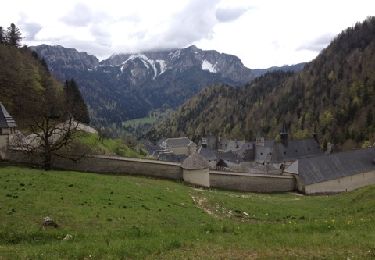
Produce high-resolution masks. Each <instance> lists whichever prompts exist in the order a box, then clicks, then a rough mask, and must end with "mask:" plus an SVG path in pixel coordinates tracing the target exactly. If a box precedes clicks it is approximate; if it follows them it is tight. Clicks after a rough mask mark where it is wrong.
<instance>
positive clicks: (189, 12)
mask: <svg viewBox="0 0 375 260" xmlns="http://www.w3.org/2000/svg"><path fill="white" fill-rule="evenodd" d="M218 2H219V0H205V1H201V0H193V1H190V2H189V4H188V5H187V6H186V7H185V8H184V9H183V10H182V11H181V12H180V13H178V14H177V15H176V16H175V17H174V18H173V19H172V21H170V22H169V27H168V29H167V30H166V31H165V33H164V34H163V35H161V36H160V37H159V46H153V47H154V48H158V47H182V46H186V45H189V44H191V43H193V42H195V41H198V40H201V39H204V38H209V37H211V36H212V33H213V27H214V26H215V24H216V23H217V20H216V17H215V9H216V8H215V7H216V5H217V4H218Z"/></svg>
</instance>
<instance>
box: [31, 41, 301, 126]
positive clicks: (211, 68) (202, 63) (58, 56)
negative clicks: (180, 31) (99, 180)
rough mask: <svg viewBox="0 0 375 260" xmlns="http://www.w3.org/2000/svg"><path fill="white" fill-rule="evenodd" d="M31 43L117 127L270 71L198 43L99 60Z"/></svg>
mask: <svg viewBox="0 0 375 260" xmlns="http://www.w3.org/2000/svg"><path fill="white" fill-rule="evenodd" d="M30 48H31V49H32V50H34V51H36V52H37V53H38V55H39V56H41V57H43V58H44V59H45V60H46V62H47V64H48V67H49V69H50V71H51V72H52V74H54V75H55V76H56V77H57V78H58V79H60V80H61V81H64V80H67V79H71V78H74V79H75V80H76V81H77V82H78V83H79V86H80V88H81V89H80V90H81V92H82V95H83V97H84V99H85V101H86V103H87V104H88V105H89V110H90V115H91V117H92V119H93V122H94V124H96V125H99V126H101V125H104V126H108V125H111V124H115V125H117V126H119V125H121V123H122V122H123V121H126V120H128V119H133V118H140V117H144V116H147V114H148V113H149V112H150V111H153V110H155V109H161V108H163V107H165V108H172V109H174V108H177V107H178V106H179V105H181V104H182V103H183V102H185V101H186V100H187V99H188V98H190V97H192V96H193V95H194V94H196V93H198V92H199V91H200V90H201V89H202V88H204V87H206V86H209V85H213V84H228V85H232V86H241V85H243V84H245V83H247V82H249V81H251V80H253V79H254V78H255V77H257V76H259V75H262V74H263V73H265V72H266V71H267V70H251V69H248V68H247V67H245V66H244V65H243V64H242V62H241V60H240V59H239V58H238V57H236V56H234V55H229V54H223V53H219V52H217V51H214V50H209V51H205V50H201V49H199V48H197V47H196V46H190V47H187V48H181V49H179V48H172V49H167V50H165V49H164V50H150V51H145V52H142V53H125V54H124V53H121V54H113V55H111V56H110V57H109V58H108V59H104V60H101V61H99V60H98V59H97V58H96V57H95V56H94V55H90V54H88V53H86V52H78V51H77V50H75V49H74V48H66V51H65V48H64V47H62V46H49V45H39V46H33V47H30ZM291 69H292V70H293V69H295V68H291ZM297 69H298V68H297ZM253 71H254V72H253Z"/></svg>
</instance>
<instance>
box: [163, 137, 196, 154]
mask: <svg viewBox="0 0 375 260" xmlns="http://www.w3.org/2000/svg"><path fill="white" fill-rule="evenodd" d="M160 146H161V148H162V149H164V150H166V151H171V152H172V153H173V154H175V155H190V154H192V153H195V152H196V151H197V145H196V144H195V143H194V142H193V141H191V140H190V139H189V138H187V137H177V138H167V139H165V140H164V141H163V142H162V143H161V145H160Z"/></svg>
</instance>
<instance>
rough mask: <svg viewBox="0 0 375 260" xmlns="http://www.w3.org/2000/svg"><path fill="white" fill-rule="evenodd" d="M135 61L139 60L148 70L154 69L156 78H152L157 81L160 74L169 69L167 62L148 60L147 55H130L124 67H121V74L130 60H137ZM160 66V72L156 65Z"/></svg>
mask: <svg viewBox="0 0 375 260" xmlns="http://www.w3.org/2000/svg"><path fill="white" fill-rule="evenodd" d="M135 59H139V60H141V61H142V63H143V65H144V66H145V67H146V68H147V69H150V68H151V69H152V70H153V72H154V76H153V77H152V79H155V78H156V77H157V76H159V75H160V74H162V73H164V72H165V71H166V69H167V65H166V62H165V60H153V59H150V58H148V57H147V56H146V55H144V54H133V55H130V57H129V58H128V59H127V60H126V61H124V62H123V63H122V64H123V66H122V67H121V72H122V71H123V67H124V65H125V64H126V63H127V62H128V61H130V60H135ZM157 63H158V64H159V68H160V72H159V71H158V70H159V69H158V68H157V67H156V64H157Z"/></svg>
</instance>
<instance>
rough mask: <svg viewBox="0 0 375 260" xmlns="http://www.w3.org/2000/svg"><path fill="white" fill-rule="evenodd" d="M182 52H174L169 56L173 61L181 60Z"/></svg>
mask: <svg viewBox="0 0 375 260" xmlns="http://www.w3.org/2000/svg"><path fill="white" fill-rule="evenodd" d="M180 55H181V50H176V51H172V52H170V53H169V54H168V56H169V57H170V58H171V60H175V59H178V58H180Z"/></svg>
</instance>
